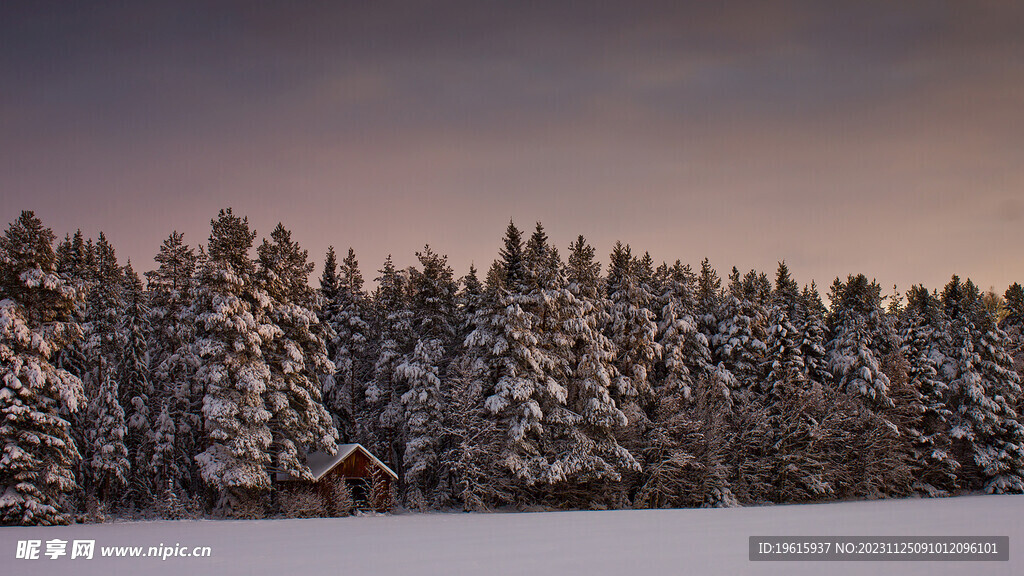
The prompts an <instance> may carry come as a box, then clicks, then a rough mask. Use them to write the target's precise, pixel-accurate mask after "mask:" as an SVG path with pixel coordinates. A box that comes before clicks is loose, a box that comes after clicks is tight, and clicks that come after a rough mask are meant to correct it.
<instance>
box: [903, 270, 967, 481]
mask: <svg viewBox="0 0 1024 576" xmlns="http://www.w3.org/2000/svg"><path fill="white" fill-rule="evenodd" d="M902 318H903V321H902V323H901V324H902V328H901V341H902V342H903V345H902V348H901V350H900V352H901V353H902V354H903V357H904V358H905V359H906V361H907V380H908V383H909V387H910V388H911V389H912V390H916V391H917V394H918V395H919V407H918V408H917V410H916V413H917V418H916V419H915V421H914V422H913V424H912V426H911V428H910V430H909V432H910V434H909V435H910V438H909V440H910V442H911V446H912V450H913V455H914V468H913V473H914V478H915V485H914V489H915V490H916V491H918V492H920V493H922V494H926V495H929V496H945V495H948V494H952V493H953V491H954V490H955V489H956V479H957V469H958V468H959V467H960V464H959V463H958V462H957V461H956V459H955V458H954V457H953V454H952V452H951V439H950V435H949V432H950V418H951V416H952V413H951V412H950V410H949V408H947V406H946V396H947V391H948V386H947V384H946V383H945V382H943V381H942V379H941V378H940V377H939V364H940V362H941V361H942V348H943V337H944V335H945V320H944V317H943V314H942V309H941V307H940V304H939V302H938V301H937V300H936V299H935V298H934V297H933V296H932V295H931V294H930V293H929V292H928V290H927V289H926V288H925V287H923V286H914V287H912V288H911V289H910V290H909V291H908V292H907V305H906V307H905V309H904V311H903V316H902Z"/></svg>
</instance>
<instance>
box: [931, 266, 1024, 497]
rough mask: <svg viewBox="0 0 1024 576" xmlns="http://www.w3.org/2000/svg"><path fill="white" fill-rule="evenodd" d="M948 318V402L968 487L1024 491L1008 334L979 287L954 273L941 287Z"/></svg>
mask: <svg viewBox="0 0 1024 576" xmlns="http://www.w3.org/2000/svg"><path fill="white" fill-rule="evenodd" d="M942 305H943V309H944V311H945V312H946V316H947V317H948V318H949V325H948V334H949V340H948V341H947V342H948V344H949V345H950V346H951V348H950V349H949V350H948V351H947V352H946V356H947V357H949V358H951V359H952V360H953V364H954V366H955V375H956V377H955V378H954V379H953V380H951V381H950V383H949V394H948V400H947V407H948V408H949V409H950V411H951V412H952V413H953V416H952V423H953V428H952V431H951V436H952V437H953V441H954V453H955V454H956V455H957V459H958V461H959V462H960V465H961V475H960V480H961V482H962V484H963V485H964V486H966V487H968V488H972V489H978V488H983V489H985V490H986V491H988V492H1020V491H1022V489H1024V482H1022V468H1024V467H1022V462H1024V460H1022V456H1024V447H1022V442H1024V428H1022V426H1021V424H1020V422H1019V421H1018V418H1017V414H1016V411H1015V410H1014V405H1015V404H1016V403H1017V400H1018V398H1019V394H1020V383H1019V379H1018V377H1017V375H1016V373H1014V372H1013V370H1012V368H1011V365H1010V358H1009V355H1008V354H1006V352H1005V349H1004V348H1003V340H1005V335H1004V333H1002V332H1001V331H999V330H998V328H997V327H995V322H994V319H993V318H992V317H991V316H990V315H989V314H988V312H987V311H986V310H985V309H984V306H983V305H982V303H981V295H980V293H979V291H978V289H977V287H976V286H975V285H974V284H973V283H972V282H971V281H970V280H968V281H967V282H964V283H961V282H960V279H959V278H958V277H957V276H953V278H952V279H951V280H950V282H949V283H948V284H947V285H946V287H945V289H944V290H943V292H942Z"/></svg>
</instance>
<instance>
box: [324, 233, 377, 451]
mask: <svg viewBox="0 0 1024 576" xmlns="http://www.w3.org/2000/svg"><path fill="white" fill-rule="evenodd" d="M329 306H330V307H331V308H332V310H333V313H332V314H331V316H330V320H329V322H330V326H331V331H332V332H333V336H332V341H331V346H330V348H333V350H332V352H333V355H332V356H331V358H332V361H333V363H334V366H335V374H334V376H333V378H331V379H327V380H325V381H326V382H328V383H330V384H331V386H330V387H329V388H326V389H325V400H326V403H327V407H328V409H329V410H330V411H331V413H332V415H334V416H335V423H336V425H337V426H338V432H339V433H340V434H341V435H342V436H343V437H344V438H348V439H354V438H360V437H362V436H363V435H365V431H364V430H362V429H361V428H360V427H359V426H357V423H358V418H357V415H358V414H361V413H363V412H365V402H366V390H365V387H366V383H367V382H368V381H369V380H370V379H371V378H372V377H373V372H374V362H373V359H372V358H371V354H370V341H371V339H372V334H371V331H370V320H371V314H370V312H371V311H370V306H369V302H368V301H367V297H366V293H365V292H364V291H363V276H362V273H361V272H360V271H359V261H358V260H357V259H356V253H355V250H353V249H352V248H349V249H348V255H347V256H345V259H344V260H343V261H342V263H341V266H340V267H339V270H338V275H337V289H336V291H335V296H334V299H333V300H332V301H331V302H330V303H329Z"/></svg>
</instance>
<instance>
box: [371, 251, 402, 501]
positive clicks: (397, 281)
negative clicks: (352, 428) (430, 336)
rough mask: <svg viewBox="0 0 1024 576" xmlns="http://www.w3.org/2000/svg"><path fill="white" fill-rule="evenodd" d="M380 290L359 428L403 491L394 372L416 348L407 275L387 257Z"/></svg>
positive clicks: (399, 402)
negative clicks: (371, 361)
mask: <svg viewBox="0 0 1024 576" xmlns="http://www.w3.org/2000/svg"><path fill="white" fill-rule="evenodd" d="M379 273H380V276H379V277H378V278H377V290H376V292H375V293H374V298H373V305H374V308H375V318H374V332H375V333H376V335H377V338H376V342H375V347H376V350H377V357H376V361H375V363H374V367H373V378H372V380H371V381H370V382H369V384H368V385H367V388H366V403H367V410H366V412H365V419H364V420H363V422H362V423H361V424H360V429H362V430H365V431H366V432H365V433H366V438H367V440H368V441H369V443H370V444H371V449H375V450H377V452H378V453H380V454H385V455H386V458H387V459H388V460H389V464H390V465H391V466H392V468H393V469H394V470H395V471H396V472H397V473H398V475H399V484H400V487H401V488H404V482H405V480H404V474H405V472H404V469H403V466H404V464H403V463H404V450H405V443H404V442H403V441H402V431H403V428H404V423H405V409H404V407H403V406H402V395H403V394H405V392H406V389H405V388H404V383H403V382H401V381H399V380H397V379H396V377H395V376H396V375H395V369H396V368H397V367H398V365H399V364H401V362H402V357H403V356H404V355H405V354H406V353H407V352H409V351H410V350H412V348H413V345H414V342H415V341H414V339H413V338H414V336H413V332H412V329H413V326H412V314H411V312H410V310H409V294H408V289H407V286H406V284H407V282H408V280H407V279H406V277H405V275H404V274H403V273H401V272H399V271H398V270H397V269H396V268H395V266H394V263H393V262H392V260H391V255H388V257H387V259H386V260H385V261H384V266H383V268H381V270H379Z"/></svg>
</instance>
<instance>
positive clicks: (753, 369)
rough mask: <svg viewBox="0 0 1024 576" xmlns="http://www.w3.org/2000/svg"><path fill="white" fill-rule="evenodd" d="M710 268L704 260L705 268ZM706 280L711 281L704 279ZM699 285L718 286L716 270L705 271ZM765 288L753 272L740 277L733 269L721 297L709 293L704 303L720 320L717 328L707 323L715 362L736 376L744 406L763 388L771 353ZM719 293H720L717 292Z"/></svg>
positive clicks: (735, 384)
mask: <svg viewBox="0 0 1024 576" xmlns="http://www.w3.org/2000/svg"><path fill="white" fill-rule="evenodd" d="M703 268H707V269H708V270H710V266H708V264H707V260H706V259H705V261H704V263H702V269H703ZM705 277H707V278H708V280H703V279H704V278H705ZM701 278H702V280H701V282H700V284H703V283H706V282H713V285H715V286H717V284H718V278H717V275H715V273H714V270H710V272H706V271H703V270H702V273H701ZM764 292H765V288H764V286H762V279H761V278H760V277H759V276H758V275H757V274H756V273H755V272H754V271H753V270H751V271H750V272H749V273H747V275H746V276H744V277H742V278H741V277H740V273H739V270H737V269H736V268H735V267H733V269H732V272H731V274H730V275H729V288H728V290H727V291H726V292H725V293H724V294H722V295H721V296H720V298H721V299H720V300H718V298H719V297H717V296H712V295H711V294H709V295H708V296H707V297H706V298H707V301H706V302H705V303H704V304H703V306H702V308H704V312H703V313H704V315H705V316H706V317H707V318H708V319H709V320H710V319H717V324H716V325H710V323H708V322H707V321H705V328H704V333H705V334H706V335H708V337H709V339H710V341H711V344H712V346H713V359H714V361H715V362H716V363H721V364H722V366H723V368H724V369H726V370H728V371H729V372H730V373H731V374H732V377H733V380H732V383H733V387H734V389H735V398H736V400H737V401H738V402H740V403H742V402H744V401H746V399H747V398H748V397H749V396H751V395H752V394H755V393H756V392H757V391H758V389H760V388H761V387H763V385H764V381H765V378H764V372H763V369H764V358H765V355H766V353H767V351H768V348H767V345H766V344H765V341H766V340H767V336H766V334H765V324H766V322H767V313H766V310H765V304H764V303H765V299H766V298H770V296H771V292H770V290H769V291H768V296H767V297H766V296H765V295H764ZM715 293H717V290H716V291H715Z"/></svg>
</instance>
